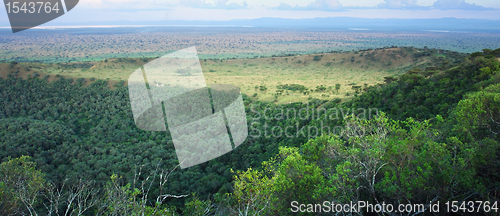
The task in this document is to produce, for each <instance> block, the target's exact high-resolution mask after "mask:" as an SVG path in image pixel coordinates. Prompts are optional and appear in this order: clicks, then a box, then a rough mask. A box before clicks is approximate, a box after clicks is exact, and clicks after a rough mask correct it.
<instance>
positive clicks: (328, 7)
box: [275, 0, 342, 11]
mask: <svg viewBox="0 0 500 216" xmlns="http://www.w3.org/2000/svg"><path fill="white" fill-rule="evenodd" d="M275 9H278V10H320V11H338V10H341V9H342V5H341V4H340V2H339V1H338V0H315V1H314V2H311V3H310V4H308V5H307V6H291V5H289V4H287V3H281V4H280V5H279V6H278V7H275Z"/></svg>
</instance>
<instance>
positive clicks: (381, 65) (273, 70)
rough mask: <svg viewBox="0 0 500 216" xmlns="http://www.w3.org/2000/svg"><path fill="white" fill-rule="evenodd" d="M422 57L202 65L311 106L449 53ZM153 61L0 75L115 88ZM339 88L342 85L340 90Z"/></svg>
mask: <svg viewBox="0 0 500 216" xmlns="http://www.w3.org/2000/svg"><path fill="white" fill-rule="evenodd" d="M419 52H422V51H421V50H419V49H413V48H391V49H377V50H370V51H359V52H346V53H326V54H313V55H301V56H288V57H269V58H255V59H231V60H201V66H202V69H203V72H204V75H205V80H206V82H207V84H209V85H210V84H212V83H217V84H232V85H235V86H238V87H239V88H240V89H241V91H242V93H244V94H247V95H248V96H251V97H253V98H255V99H259V100H262V101H273V102H276V103H289V102H306V101H308V100H310V99H312V98H318V99H334V98H339V99H348V98H350V97H353V95H354V94H355V90H354V89H353V86H359V87H361V88H363V87H366V86H372V85H376V84H378V83H382V82H383V81H384V77H387V76H395V75H398V74H400V73H403V72H405V71H407V70H409V69H411V68H414V67H418V66H419V65H423V64H428V63H429V62H431V61H433V59H434V60H435V59H444V58H446V55H444V54H435V55H429V56H423V57H415V55H414V54H415V53H419ZM151 60H152V59H134V58H128V59H126V58H118V59H107V60H103V61H98V62H82V63H62V64H61V63H57V64H41V63H17V64H16V65H12V64H10V63H3V64H0V75H1V76H3V77H7V74H8V73H11V72H15V71H18V76H20V77H22V78H28V77H33V76H35V72H36V73H37V74H39V75H40V77H41V78H42V77H45V76H46V75H49V76H48V80H49V81H53V80H55V79H57V78H58V77H60V76H62V77H67V78H85V79H86V80H87V84H89V83H91V82H92V81H93V80H95V79H102V80H108V83H109V84H110V86H112V85H113V84H114V83H116V82H118V81H120V80H123V81H126V80H127V79H128V77H129V76H130V74H131V73H132V72H134V71H135V70H136V69H137V68H140V67H141V66H142V65H144V64H146V63H147V62H148V61H151ZM92 78H94V79H92ZM287 84H288V85H292V84H297V85H301V86H304V87H305V88H307V89H308V90H307V91H292V90H286V89H285V90H283V91H281V90H279V88H278V86H280V85H287ZM336 84H340V89H338V91H337V90H336V89H335V85H336ZM321 86H323V87H321ZM304 92H305V93H304Z"/></svg>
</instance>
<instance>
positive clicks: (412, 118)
mask: <svg viewBox="0 0 500 216" xmlns="http://www.w3.org/2000/svg"><path fill="white" fill-rule="evenodd" d="M499 51H500V50H495V51H492V50H485V51H484V52H482V53H475V54H473V55H469V56H467V57H466V58H464V59H461V60H460V59H457V60H456V61H454V62H447V63H446V62H438V63H434V64H433V65H425V66H424V65H422V67H421V68H415V69H411V70H409V71H408V72H407V73H405V74H403V75H401V76H399V77H391V78H387V79H386V82H387V83H385V84H380V85H377V86H374V87H366V88H364V89H362V92H361V90H360V93H362V94H361V95H358V96H356V97H355V98H354V99H353V100H351V101H348V102H345V103H339V100H333V101H322V100H317V99H313V100H311V101H310V102H309V103H308V104H302V103H291V104H286V105H275V104H273V103H268V102H260V101H252V100H250V99H249V98H248V97H246V96H244V102H245V106H246V109H247V120H248V123H249V133H250V134H249V137H248V138H247V140H246V141H245V143H244V144H242V145H241V146H240V147H238V148H237V149H236V150H235V151H233V152H231V153H228V154H226V155H224V156H221V157H219V158H217V159H216V160H212V161H210V162H207V163H204V164H201V165H198V166H195V167H191V168H188V169H185V170H179V169H176V170H174V171H173V172H172V173H171V175H169V177H168V181H164V180H165V176H166V175H167V174H168V173H169V171H170V170H171V169H173V168H174V167H175V166H176V165H177V164H178V161H177V158H176V154H175V152H174V147H173V143H172V140H171V137H170V135H169V134H168V133H159V132H146V131H142V130H139V129H137V128H136V126H135V124H134V122H133V118H132V113H131V110H130V103H129V100H128V92H127V88H126V87H124V86H120V85H117V88H116V89H113V90H111V89H109V88H108V86H107V83H106V82H105V81H96V82H94V83H92V84H91V85H90V86H88V87H82V85H83V84H84V83H83V82H84V80H80V81H73V80H69V79H59V80H57V81H54V82H51V83H48V82H47V81H46V80H44V79H43V78H29V79H21V78H17V77H15V76H14V75H12V76H11V77H10V78H8V79H0V94H1V95H0V104H1V105H0V143H1V144H0V158H1V159H2V161H4V163H2V165H1V166H0V174H1V175H0V178H1V179H0V182H1V183H0V199H1V201H2V203H5V204H4V205H2V206H1V208H2V211H3V212H8V213H15V212H24V213H25V214H29V212H28V209H29V210H31V211H34V210H36V211H37V212H38V214H46V213H47V210H46V209H45V208H44V207H43V204H42V203H45V204H47V203H48V202H49V200H51V199H49V198H48V197H50V196H49V195H47V194H53V191H54V188H63V185H62V183H64V182H66V184H70V185H76V186H80V187H73V188H76V189H71V190H67V191H83V192H82V193H80V194H91V196H90V197H91V198H95V199H97V200H99V201H98V202H97V203H95V205H92V206H91V208H90V209H89V210H88V211H87V212H86V214H89V215H94V214H96V213H97V212H98V211H100V212H101V213H105V214H111V215H113V214H117V215H130V214H133V212H135V213H141V212H144V213H145V214H152V212H153V211H154V210H155V209H156V210H158V211H159V212H157V214H165V215H170V214H172V211H176V212H178V213H182V214H185V215H203V212H205V211H206V213H207V214H219V215H238V214H239V213H238V212H243V213H244V212H245V211H246V212H247V213H248V214H264V215H287V214H290V207H291V206H290V202H291V201H298V202H299V203H305V204H308V203H322V202H323V201H325V200H329V201H334V202H337V203H348V202H350V201H354V202H355V201H358V200H364V201H370V203H381V202H382V201H385V203H392V204H394V205H397V204H400V203H404V204H407V203H423V204H426V206H427V204H429V203H430V202H433V203H435V202H437V201H440V203H441V204H443V203H444V202H446V201H448V200H458V201H475V200H482V201H490V202H491V203H492V204H493V203H494V202H495V201H499V199H500V197H499V195H498V194H499V188H500V182H499V178H500V176H499V173H500V149H499V148H500V144H499V141H500V136H499V134H500V124H499V122H500V114H499V113H500V102H499V101H500V69H499V65H500V62H499V61H498V59H497V58H498V57H500V56H498V52H499ZM428 52H429V53H423V54H424V55H427V54H432V53H431V52H432V50H429V51H428ZM330 86H335V83H332V84H330ZM281 88H282V89H289V88H291V89H289V90H290V91H292V89H296V88H297V89H299V90H300V86H291V85H288V86H282V87H281ZM304 108H308V109H309V110H315V111H314V112H313V113H314V114H312V113H311V112H309V111H306V110H305V109H304ZM334 108H337V109H334ZM370 108H378V109H379V110H380V111H382V112H381V113H380V115H379V116H372V117H373V118H369V116H368V115H363V114H364V113H363V112H361V111H362V110H363V109H366V110H368V109H370ZM266 109H267V110H268V111H267V112H265V113H264V110H266ZM288 109H294V110H297V111H299V112H300V113H302V114H303V115H302V118H293V116H292V117H288V118H287V117H285V116H282V115H280V114H281V113H282V112H283V110H284V111H285V113H286V111H287V110H288ZM300 109H303V110H300ZM339 109H342V111H346V110H348V112H347V113H345V112H341V113H340V111H339ZM322 110H323V111H322ZM325 110H327V111H325ZM264 114H265V116H264ZM285 115H286V114H285ZM304 116H307V117H306V118H304ZM337 117H338V118H337ZM276 126H278V127H280V128H283V129H284V128H286V127H287V126H290V127H292V128H293V131H294V132H289V133H292V134H293V136H285V135H282V136H276V135H275V134H277V133H276V131H274V133H273V129H272V128H274V127H276ZM326 126H328V127H330V129H333V128H335V127H336V126H339V127H341V128H342V129H343V130H342V131H340V130H338V131H335V133H333V134H324V135H323V136H320V135H321V133H318V134H317V135H318V136H315V135H311V134H308V133H307V132H308V129H310V128H314V127H316V128H320V130H321V128H325V127H326ZM303 127H305V129H304V131H305V134H304V135H301V134H300V133H295V128H298V129H299V130H300V129H301V128H303ZM290 131H291V130H290ZM23 155H26V156H30V157H31V161H32V162H34V163H35V164H36V167H35V164H32V163H31V162H29V160H30V159H29V158H26V157H22V156H23ZM9 157H11V158H18V157H22V158H20V159H9ZM250 168H251V169H250ZM165 170H166V171H165ZM238 170H239V171H238ZM139 171H140V174H139ZM233 171H234V172H233ZM41 173H44V174H45V175H44V176H43V175H42V174H41ZM150 173H153V174H156V175H151V178H147V177H148V176H149V174H150ZM160 174H161V175H160ZM160 176H162V177H160ZM65 179H67V180H66V181H65ZM80 179H82V180H81V181H80ZM82 182H84V183H82ZM143 182H146V183H145V184H142V183H143ZM150 182H152V185H153V186H152V187H151V190H148V188H149V186H148V185H149V183H150ZM127 183H128V184H127ZM26 185H29V187H28V186H26ZM81 185H83V186H81ZM88 185H92V187H91V188H94V189H100V190H99V191H95V190H89V189H88V188H89V186H88ZM26 188H28V189H26ZM78 188H80V189H78ZM81 188H84V189H81ZM85 188H87V189H85ZM63 189H64V188H63ZM143 189H144V190H143ZM71 194H72V193H69V192H68V193H64V194H63V197H65V196H66V197H71ZM165 194H169V195H177V196H180V195H188V196H187V197H180V198H174V197H173V196H161V195H165ZM43 195H46V196H43ZM146 195H147V196H146ZM26 197H31V198H32V199H25V198H26ZM156 197H159V199H156ZM23 199H24V200H34V201H33V203H32V207H30V208H27V207H26V204H25V203H26V202H24V201H22V200H23ZM7 200H9V202H7ZM12 200H14V201H15V202H12ZM7 204H8V205H7ZM67 206H70V209H74V210H75V209H77V207H76V205H73V206H72V205H68V204H67V203H61V204H60V205H59V206H56V207H55V208H59V209H60V211H63V210H64V209H65V208H66V207H67ZM497 207H498V205H497ZM174 209H175V210H174ZM441 209H443V207H442V208H441ZM160 212H161V213H160Z"/></svg>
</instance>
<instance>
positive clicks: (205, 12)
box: [0, 0, 500, 23]
mask: <svg viewBox="0 0 500 216" xmlns="http://www.w3.org/2000/svg"><path fill="white" fill-rule="evenodd" d="M0 11H1V12H0V23H1V22H5V21H7V20H8V18H7V14H6V12H5V10H0ZM261 17H279V18H295V19H300V18H315V17H360V18H424V19H425V18H443V17H455V18H476V19H494V20H500V0H80V3H79V4H78V5H77V6H76V7H75V8H74V9H73V10H72V11H70V13H68V14H66V15H65V16H62V17H60V18H58V20H57V21H58V22H82V21H92V22H96V21H115V20H121V21H160V20H233V19H255V18H261ZM7 22H8V21H7Z"/></svg>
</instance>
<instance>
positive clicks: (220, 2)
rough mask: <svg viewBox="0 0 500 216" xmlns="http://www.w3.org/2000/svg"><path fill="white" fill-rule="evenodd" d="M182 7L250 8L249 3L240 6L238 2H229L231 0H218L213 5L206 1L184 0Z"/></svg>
mask: <svg viewBox="0 0 500 216" xmlns="http://www.w3.org/2000/svg"><path fill="white" fill-rule="evenodd" d="M180 5H182V6H185V7H192V8H207V9H226V10H234V9H244V8H248V4H247V2H246V1H245V2H243V3H241V4H238V3H236V2H229V0H216V1H215V2H213V3H210V2H206V1H204V0H184V1H181V3H180Z"/></svg>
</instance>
